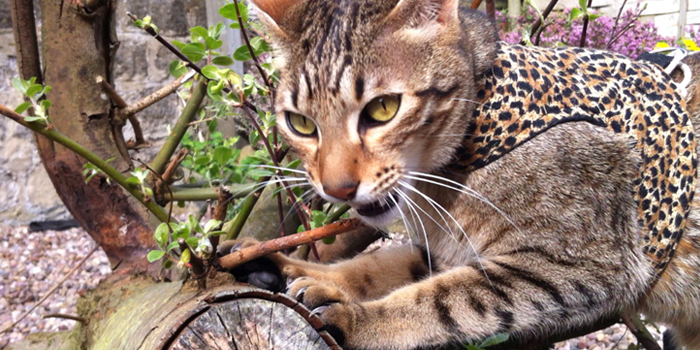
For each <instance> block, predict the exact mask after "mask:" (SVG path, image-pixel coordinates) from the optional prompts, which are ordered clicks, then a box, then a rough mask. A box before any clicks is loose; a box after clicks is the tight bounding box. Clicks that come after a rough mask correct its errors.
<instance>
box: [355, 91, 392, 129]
mask: <svg viewBox="0 0 700 350" xmlns="http://www.w3.org/2000/svg"><path fill="white" fill-rule="evenodd" d="M400 105H401V96H400V95H384V96H379V97H377V98H375V99H373V100H372V101H369V103H368V104H367V105H366V106H365V109H364V110H363V111H362V114H364V117H365V118H367V117H369V119H370V120H368V121H372V122H375V123H377V122H378V123H386V122H388V121H390V120H391V119H392V118H394V116H395V115H396V112H398V111H399V106H400Z"/></svg>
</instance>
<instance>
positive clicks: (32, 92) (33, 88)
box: [27, 84, 44, 98]
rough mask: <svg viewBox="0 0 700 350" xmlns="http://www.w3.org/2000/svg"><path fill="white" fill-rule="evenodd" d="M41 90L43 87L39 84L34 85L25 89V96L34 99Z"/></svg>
mask: <svg viewBox="0 0 700 350" xmlns="http://www.w3.org/2000/svg"><path fill="white" fill-rule="evenodd" d="M43 89H44V87H43V86H42V85H41V84H34V85H32V86H30V87H29V88H28V89H27V96H29V98H34V95H36V94H38V93H40V92H41V90H43Z"/></svg>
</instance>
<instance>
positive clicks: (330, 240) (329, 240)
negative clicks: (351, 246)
mask: <svg viewBox="0 0 700 350" xmlns="http://www.w3.org/2000/svg"><path fill="white" fill-rule="evenodd" d="M321 242H323V243H324V244H333V243H335V236H330V237H324V238H321Z"/></svg>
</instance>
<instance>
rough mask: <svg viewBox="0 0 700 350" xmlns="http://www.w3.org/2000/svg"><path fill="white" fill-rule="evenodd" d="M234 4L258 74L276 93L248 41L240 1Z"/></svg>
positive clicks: (234, 1) (236, 0)
mask: <svg viewBox="0 0 700 350" xmlns="http://www.w3.org/2000/svg"><path fill="white" fill-rule="evenodd" d="M233 3H234V4H235V5H236V6H234V7H235V8H236V16H237V17H238V25H239V27H240V28H241V34H243V40H244V41H245V45H246V47H248V52H250V57H252V58H253V62H254V63H255V67H257V68H258V72H260V76H261V77H262V79H263V81H264V82H265V85H266V86H267V88H268V89H269V90H270V92H271V93H272V91H274V88H273V87H272V85H271V84H270V79H269V78H268V77H267V73H265V70H264V69H263V68H262V66H261V65H260V62H259V61H258V57H257V56H256V55H255V52H254V51H253V47H252V46H251V45H250V40H248V34H247V33H246V32H245V27H244V26H243V18H241V12H240V10H239V9H238V0H233ZM271 155H272V153H271Z"/></svg>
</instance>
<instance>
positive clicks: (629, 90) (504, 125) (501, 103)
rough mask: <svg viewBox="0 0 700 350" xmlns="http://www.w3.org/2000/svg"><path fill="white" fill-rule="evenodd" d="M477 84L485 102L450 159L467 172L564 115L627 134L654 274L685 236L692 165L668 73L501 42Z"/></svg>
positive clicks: (607, 55) (592, 54)
mask: <svg viewBox="0 0 700 350" xmlns="http://www.w3.org/2000/svg"><path fill="white" fill-rule="evenodd" d="M479 85H480V86H481V87H482V89H481V90H480V91H479V92H478V97H479V102H481V105H480V106H479V107H478V108H476V109H475V110H474V121H473V122H472V123H471V125H470V126H469V128H468V130H467V133H466V137H465V140H464V143H463V146H462V148H461V149H460V150H459V151H458V152H457V158H458V159H457V160H456V161H455V163H454V164H453V165H452V167H453V168H455V169H460V170H465V169H466V170H468V171H473V170H474V169H477V168H480V167H483V166H485V165H487V164H489V163H491V162H493V161H495V160H497V159H499V158H500V157H501V156H502V155H503V154H506V153H508V152H509V151H510V150H512V149H513V148H515V147H518V146H519V145H520V144H522V143H524V142H527V141H528V140H531V139H532V138H533V137H536V136H537V135H539V134H541V133H543V132H546V131H547V130H548V129H550V128H552V127H554V126H556V125H559V124H561V123H565V122H572V121H585V122H589V123H592V124H594V125H596V126H600V127H604V128H607V129H609V130H611V131H613V132H614V133H618V134H623V135H626V136H627V137H629V138H630V139H631V140H634V143H635V144H636V146H637V148H638V149H639V150H640V151H641V154H642V159H643V163H642V166H641V168H640V170H639V175H638V176H637V178H636V180H635V187H636V188H635V193H636V196H635V199H636V201H637V203H638V208H637V212H638V216H639V218H640V225H641V226H642V227H644V228H646V229H643V230H642V237H643V248H642V250H643V252H644V253H646V254H647V255H648V256H649V257H650V258H651V259H652V261H653V264H654V268H655V269H656V273H657V276H658V275H660V274H661V273H662V272H663V270H664V268H665V267H666V265H668V262H669V260H670V259H671V258H672V257H673V252H674V251H675V249H676V246H677V245H678V242H679V241H680V239H681V237H682V234H683V228H684V227H685V225H686V218H687V216H688V211H689V209H690V203H691V202H692V200H693V195H694V193H695V177H696V171H697V170H696V166H697V160H696V157H697V154H696V152H695V137H694V130H693V126H692V123H691V121H690V118H689V116H688V113H687V111H686V108H685V107H686V106H685V101H684V100H683V99H682V98H681V97H680V95H679V94H678V90H677V89H676V86H675V84H674V83H673V82H672V81H671V80H670V79H669V77H668V76H667V75H666V74H665V73H663V71H662V70H661V69H660V68H658V67H656V66H654V65H652V64H649V63H644V62H633V61H630V60H629V59H628V58H627V57H624V56H622V55H619V54H616V53H612V52H601V51H597V50H585V49H579V48H573V49H572V48H557V49H545V48H536V47H522V46H510V45H505V44H499V51H498V56H497V58H496V60H495V61H494V65H493V68H492V69H491V70H490V71H488V72H487V73H486V74H485V75H484V78H483V80H482V81H481V82H480V83H479Z"/></svg>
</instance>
